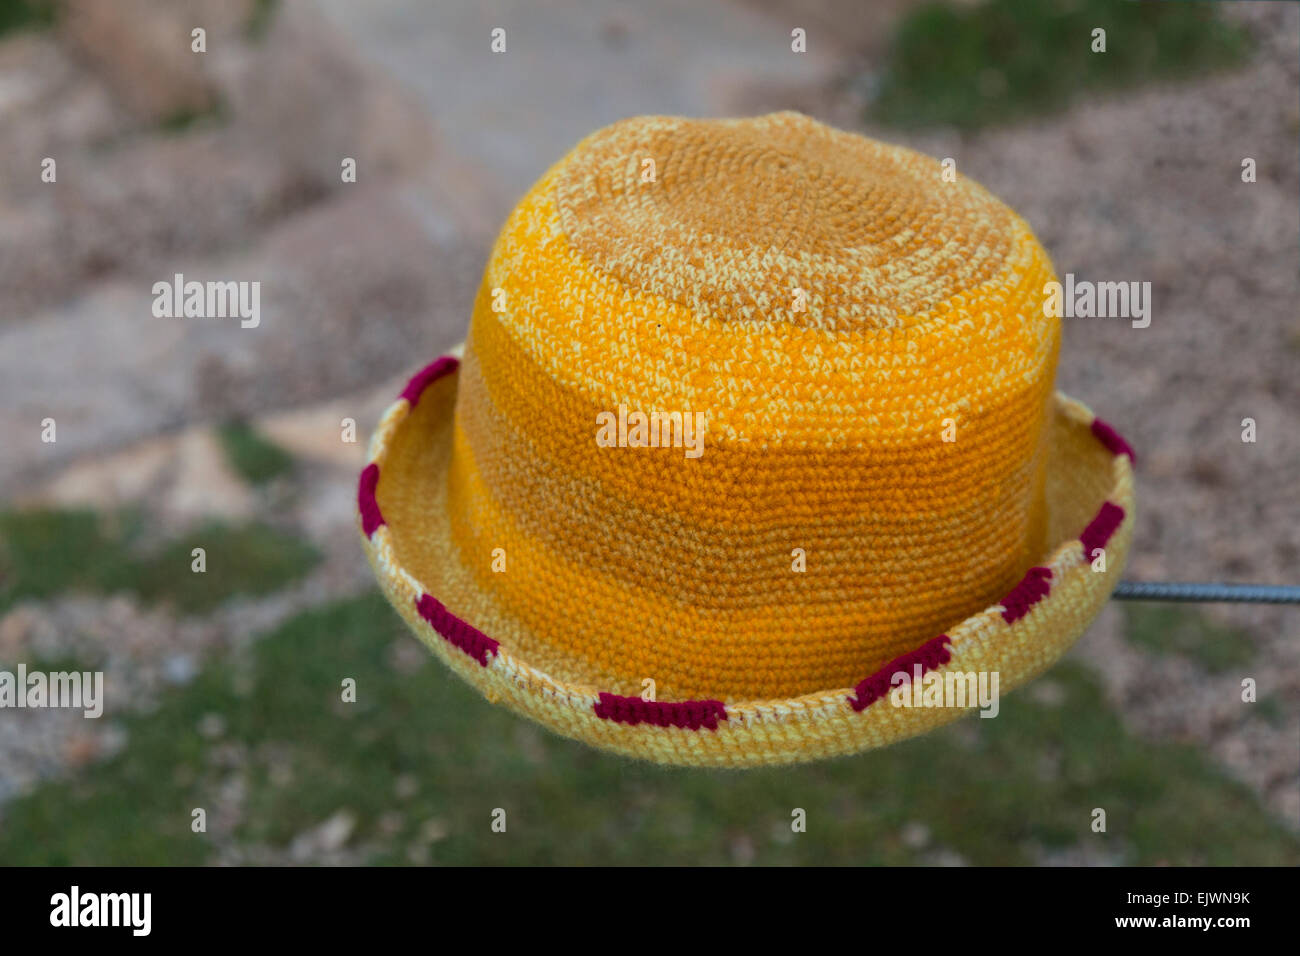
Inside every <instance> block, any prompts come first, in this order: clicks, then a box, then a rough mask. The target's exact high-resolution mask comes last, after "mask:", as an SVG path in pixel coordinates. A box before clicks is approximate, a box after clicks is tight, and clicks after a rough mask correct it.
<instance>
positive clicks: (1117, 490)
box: [358, 350, 1134, 767]
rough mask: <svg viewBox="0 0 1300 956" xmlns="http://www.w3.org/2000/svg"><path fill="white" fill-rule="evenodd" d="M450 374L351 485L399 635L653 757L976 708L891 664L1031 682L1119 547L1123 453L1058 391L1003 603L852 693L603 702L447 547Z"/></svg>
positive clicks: (818, 754) (809, 747) (451, 369)
mask: <svg viewBox="0 0 1300 956" xmlns="http://www.w3.org/2000/svg"><path fill="white" fill-rule="evenodd" d="M456 351H457V352H458V350H456ZM458 370H459V358H458V355H457V354H456V353H455V352H454V353H453V354H451V355H447V356H444V357H443V358H440V359H438V360H437V361H436V362H434V363H433V364H431V365H429V366H428V367H426V368H425V369H423V370H422V371H421V372H419V373H418V374H417V375H416V376H415V377H414V378H412V379H411V382H410V384H409V385H408V386H407V388H406V389H405V390H404V391H403V392H402V395H401V397H399V399H398V400H397V402H396V403H395V404H393V405H392V406H391V407H390V408H389V409H388V410H387V412H385V414H384V416H383V418H382V419H381V421H380V423H379V425H378V428H377V429H376V431H375V434H374V435H373V437H372V439H371V444H370V454H369V462H368V464H367V465H366V467H365V469H364V470H363V472H362V475H361V483H360V490H359V493H358V506H359V512H360V524H361V529H362V537H363V540H364V544H365V548H366V553H367V555H368V556H369V558H370V562H371V565H372V566H373V567H374V570H375V574H376V576H377V577H378V579H379V583H380V585H381V587H382V588H383V591H384V593H385V595H386V596H387V597H388V599H389V600H390V601H391V602H392V603H393V605H394V607H396V608H397V610H398V612H399V613H400V614H401V615H402V617H403V618H404V619H405V620H406V622H407V623H408V624H409V625H410V627H411V629H412V630H413V631H414V632H415V633H416V635H417V636H418V637H419V638H420V639H421V640H422V641H423V642H424V643H425V644H427V645H428V646H429V648H430V649H431V650H432V651H433V652H434V653H435V654H436V655H437V656H438V657H440V658H441V659H442V660H443V662H444V663H446V664H447V666H448V667H450V668H451V669H452V670H453V671H455V672H456V673H457V674H458V675H460V677H462V678H463V679H464V680H466V681H467V682H469V683H470V684H472V685H473V686H475V687H476V688H478V689H479V690H480V691H481V692H482V693H483V695H484V696H485V697H486V698H487V699H488V700H489V701H490V702H492V703H500V704H504V705H505V706H507V707H509V708H510V709H511V710H513V711H515V712H516V713H519V714H522V715H524V716H527V717H531V718H532V719H533V720H536V721H538V722H539V723H541V724H543V725H544V726H546V727H548V728H550V729H551V730H553V731H555V732H556V733H559V734H563V735H564V736H566V737H572V738H574V739H576V740H581V741H584V742H585V743H588V744H591V745H592V746H595V747H599V748H602V749H605V750H610V751H614V752H617V753H621V754H626V755H628V756H632V757H638V758H642V759H646V760H652V761H656V762H659V763H668V764H679V765H691V766H731V767H750V766H759V765H764V764H787V763H797V762H801V761H807V760H815V759H819V758H823V757H831V756H837V755H842V754H849V753H855V752H858V751H862V750H868V749H871V748H874V747H882V746H886V745H888V744H891V743H895V742H897V741H900V740H903V739H905V738H907V737H912V736H915V735H917V734H920V733H924V732H925V731H928V730H931V729H933V728H935V727H938V726H940V725H942V724H945V723H948V722H950V721H952V720H954V719H956V718H957V717H959V716H961V715H962V714H963V713H965V712H966V711H967V710H968V709H970V707H974V706H977V702H976V701H973V700H972V701H970V706H969V707H952V706H944V707H933V706H896V705H895V703H894V702H893V701H892V700H891V699H890V691H891V689H892V686H893V685H892V684H891V680H892V678H893V676H894V675H895V674H896V673H898V672H900V671H901V672H903V673H906V674H907V675H909V677H910V676H912V675H913V674H914V673H915V672H916V671H915V669H916V668H917V667H919V668H920V669H921V673H923V674H929V673H931V672H935V673H938V674H939V675H941V676H942V675H945V674H948V673H954V674H968V673H975V674H979V673H990V674H992V673H996V674H997V675H998V691H999V692H1001V691H1007V690H1011V689H1012V688H1014V687H1016V686H1018V685H1020V684H1023V683H1025V682H1026V681H1028V680H1030V679H1032V678H1033V677H1035V676H1036V675H1037V674H1039V673H1040V672H1042V671H1043V670H1044V669H1046V668H1047V667H1048V666H1049V665H1050V664H1052V663H1053V662H1054V661H1055V660H1056V659H1057V658H1058V657H1060V656H1061V654H1063V653H1064V652H1065V651H1066V650H1067V649H1068V648H1069V647H1070V645H1071V644H1073V643H1074V641H1075V640H1076V639H1077V638H1078V637H1079V635H1080V634H1082V633H1083V631H1084V630H1085V629H1086V628H1087V626H1088V624H1089V623H1090V622H1091V621H1092V619H1093V618H1094V617H1095V616H1096V614H1097V613H1098V611H1100V609H1101V607H1102V605H1103V604H1105V602H1106V600H1107V599H1108V597H1109V596H1110V593H1111V591H1112V590H1113V589H1114V587H1115V585H1116V584H1117V583H1118V582H1119V578H1120V574H1121V572H1122V571H1123V568H1124V563H1125V560H1126V558H1127V555H1128V550H1129V544H1130V541H1131V539H1132V534H1133V521H1134V489H1133V468H1132V459H1133V452H1132V450H1131V449H1130V448H1129V446H1128V445H1127V444H1126V443H1125V442H1124V440H1123V439H1122V438H1120V437H1119V435H1118V434H1117V433H1116V432H1115V431H1114V430H1113V429H1112V428H1110V426H1108V425H1106V424H1105V423H1103V422H1101V421H1100V420H1099V419H1097V418H1095V416H1094V415H1093V414H1092V412H1090V411H1089V410H1088V409H1087V408H1086V407H1084V406H1083V405H1082V404H1080V403H1078V402H1076V401H1073V400H1072V399H1069V398H1067V397H1065V396H1064V395H1061V394H1060V393H1057V394H1056V397H1055V401H1054V404H1053V415H1052V416H1051V420H1050V425H1049V429H1050V432H1049V436H1048V465H1047V483H1046V498H1047V510H1048V541H1049V545H1048V547H1047V548H1046V550H1045V553H1044V554H1043V555H1042V558H1041V560H1040V563H1039V564H1038V565H1036V566H1034V567H1032V568H1027V569H1026V573H1025V576H1024V578H1023V579H1022V580H1021V582H1020V583H1019V584H1018V585H1016V587H1015V588H1013V589H1012V591H1011V592H1010V593H1009V594H1008V595H1007V596H1006V597H1005V598H1004V599H1003V601H1002V603H1001V604H996V605H993V606H991V607H987V608H984V609H982V610H979V611H976V612H974V613H972V614H971V616H969V617H967V618H966V619H965V620H962V621H954V622H953V624H952V626H951V627H950V628H948V629H947V631H945V632H944V633H943V634H940V635H936V636H935V637H934V638H932V639H930V640H928V641H926V642H924V643H922V644H921V645H919V646H918V647H916V648H914V649H913V650H912V651H910V652H908V653H906V654H904V655H902V656H901V657H898V658H896V659H895V660H893V661H890V662H889V663H888V664H886V665H884V666H883V667H882V668H880V669H879V670H878V671H876V673H874V674H870V675H867V674H864V675H863V680H862V681H861V682H859V683H858V684H857V685H856V686H855V687H839V688H827V689H826V690H824V691H820V692H817V693H813V694H806V695H804V696H801V697H796V698H789V699H784V700H754V701H725V702H724V701H716V700H700V701H658V702H656V701H643V700H641V699H640V698H638V697H625V696H619V695H615V694H612V693H609V692H608V691H607V690H602V688H600V687H597V686H591V683H590V682H589V681H587V680H584V679H583V676H582V674H583V668H582V665H581V663H580V662H578V661H574V660H569V659H566V658H564V657H562V656H557V655H556V653H555V651H554V650H553V649H551V648H549V647H547V646H546V645H545V644H543V643H542V642H540V641H539V640H538V639H537V638H536V637H535V636H533V635H531V634H530V633H529V631H528V628H527V627H525V626H524V625H523V624H522V622H520V621H518V620H515V619H513V618H512V617H511V616H510V615H508V614H507V613H505V612H504V611H503V609H502V608H501V607H500V606H499V603H498V602H497V601H496V600H494V597H493V595H492V594H491V593H490V592H488V591H486V590H484V589H483V588H482V587H480V586H479V584H478V583H477V579H476V576H475V574H474V573H472V569H471V568H470V567H468V566H467V565H466V564H465V563H464V562H463V560H462V558H461V556H460V555H459V554H458V553H457V549H456V547H455V545H454V543H453V541H452V537H451V532H450V522H449V520H448V516H447V507H446V497H447V496H446V487H447V481H446V475H447V468H448V464H449V461H450V457H451V447H452V433H453V427H452V426H453V409H454V405H455V398H456V384H457V377H458ZM1099 548H1100V549H1103V550H1104V555H1102V556H1100V557H1098V551H1097V549H1099ZM927 680H928V678H927Z"/></svg>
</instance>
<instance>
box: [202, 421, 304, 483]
mask: <svg viewBox="0 0 1300 956" xmlns="http://www.w3.org/2000/svg"><path fill="white" fill-rule="evenodd" d="M217 437H218V439H219V440H220V441H221V447H222V449H224V450H225V453H226V460H227V461H229V462H230V466H231V467H232V468H234V469H235V471H237V472H239V474H240V475H241V476H243V478H244V480H245V481H247V482H249V483H250V484H254V485H260V484H265V483H266V482H268V481H270V480H272V479H273V478H278V477H279V476H280V475H284V474H287V473H288V472H290V471H292V470H293V456H292V455H290V454H289V453H288V452H287V451H285V450H284V449H283V448H281V447H280V446H279V445H277V444H275V443H274V442H272V441H269V440H268V439H267V438H265V437H264V436H263V435H262V434H261V433H259V432H258V431H257V429H255V428H253V426H252V425H249V424H248V423H247V422H242V421H234V422H227V423H226V424H224V425H222V426H221V427H220V428H218V429H217Z"/></svg>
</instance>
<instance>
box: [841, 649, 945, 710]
mask: <svg viewBox="0 0 1300 956" xmlns="http://www.w3.org/2000/svg"><path fill="white" fill-rule="evenodd" d="M948 641H949V638H948V635H947V634H940V635H939V636H938V637H932V638H930V640H928V641H926V642H925V643H924V644H922V645H921V646H920V647H917V648H915V649H913V650H910V651H908V652H907V653H906V654H902V655H900V656H898V657H895V658H894V659H893V660H892V661H890V662H889V663H888V664H886V665H885V666H884V667H882V668H880V670H878V671H876V672H875V673H874V674H872V675H871V676H870V677H868V678H867V679H866V680H864V681H862V682H861V683H859V684H858V686H857V687H855V688H854V689H853V691H854V693H853V696H852V697H849V698H847V700H848V702H849V703H850V704H851V705H852V706H853V709H854V710H857V711H862V710H866V709H867V708H868V707H870V706H871V705H872V704H874V703H875V702H876V701H878V700H880V698H882V697H884V696H885V695H886V694H888V693H889V688H890V686H891V681H892V680H893V678H894V675H895V674H897V673H899V672H900V671H901V672H902V673H904V674H906V675H907V677H908V679H909V680H911V678H912V671H913V669H914V668H915V667H916V665H917V664H920V665H921V673H922V674H925V673H928V672H929V671H932V670H934V669H935V668H937V667H942V666H943V665H944V664H947V663H948V661H950V660H952V652H951V651H949V650H948Z"/></svg>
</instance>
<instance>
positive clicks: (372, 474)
mask: <svg viewBox="0 0 1300 956" xmlns="http://www.w3.org/2000/svg"><path fill="white" fill-rule="evenodd" d="M377 487H379V466H378V465H376V464H374V463H373V462H371V463H370V464H369V465H366V467H365V468H363V469H361V481H360V482H359V484H358V486H357V507H358V508H359V509H360V511H361V530H362V531H364V532H365V533H366V537H367V538H368V537H370V536H371V535H372V534H374V533H375V529H376V528H378V527H379V526H380V525H381V524H383V523H384V516H383V513H382V512H380V510H379V502H378V501H376V500H375V489H376V488H377Z"/></svg>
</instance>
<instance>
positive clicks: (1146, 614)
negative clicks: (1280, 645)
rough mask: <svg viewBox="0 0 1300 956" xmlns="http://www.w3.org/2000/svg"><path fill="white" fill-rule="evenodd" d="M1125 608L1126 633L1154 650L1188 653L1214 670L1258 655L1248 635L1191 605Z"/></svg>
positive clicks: (1133, 641) (1139, 644)
mask: <svg viewBox="0 0 1300 956" xmlns="http://www.w3.org/2000/svg"><path fill="white" fill-rule="evenodd" d="M1124 610H1125V627H1124V636H1125V637H1126V638H1128V641H1129V643H1130V644H1133V645H1134V646H1136V647H1140V648H1142V649H1143V650H1146V651H1150V652H1151V653H1153V654H1178V655H1182V656H1183V657H1189V658H1191V659H1192V660H1194V661H1196V662H1197V663H1198V664H1200V665H1201V666H1202V667H1204V668H1205V669H1206V670H1207V671H1209V672H1210V673H1211V674H1222V673H1224V672H1225V671H1229V670H1231V669H1232V668H1234V667H1245V666H1246V665H1248V664H1249V663H1250V661H1251V659H1252V658H1253V657H1254V656H1255V646H1254V644H1253V643H1252V642H1251V640H1250V638H1249V637H1248V636H1247V635H1245V634H1243V633H1242V632H1240V631H1237V630H1233V629H1232V628H1227V627H1223V626H1221V625H1219V624H1216V623H1214V622H1213V621H1211V620H1210V619H1209V618H1207V617H1205V616H1204V615H1203V614H1199V613H1197V612H1196V611H1193V610H1190V609H1188V608H1183V607H1178V606H1177V605H1168V604H1154V603H1152V604H1142V603H1132V604H1128V605H1125V609H1124Z"/></svg>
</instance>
